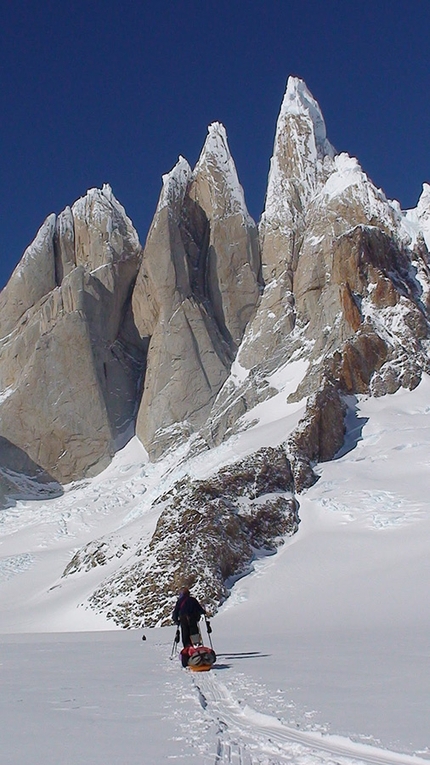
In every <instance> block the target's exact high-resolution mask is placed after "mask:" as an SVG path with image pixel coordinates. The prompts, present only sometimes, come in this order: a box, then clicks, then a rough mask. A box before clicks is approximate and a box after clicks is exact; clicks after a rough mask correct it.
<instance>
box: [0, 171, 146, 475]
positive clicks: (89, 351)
mask: <svg viewBox="0 0 430 765" xmlns="http://www.w3.org/2000/svg"><path fill="white" fill-rule="evenodd" d="M140 256H141V248H140V244H139V239H138V236H137V233H136V231H135V229H134V228H133V225H132V223H131V221H130V220H129V218H127V216H126V214H125V211H124V209H123V207H122V206H121V205H120V203H119V202H118V201H117V200H116V199H115V197H114V195H113V193H112V189H111V188H110V187H109V186H107V185H105V186H104V187H103V189H101V190H99V189H91V190H90V191H89V192H88V193H87V194H86V196H85V197H82V198H81V199H79V200H78V201H77V202H75V204H74V205H73V206H72V207H71V208H70V207H67V208H66V209H65V210H63V212H61V213H60V214H59V216H58V217H56V216H55V215H51V216H49V217H48V218H47V220H46V221H45V223H44V224H43V226H42V227H41V229H40V230H39V232H38V234H37V236H36V238H35V240H34V242H33V243H32V244H31V245H30V246H29V247H28V248H27V250H26V252H25V253H24V255H23V258H22V259H21V261H20V263H19V264H18V266H17V268H16V269H15V272H14V274H13V275H12V277H11V279H10V281H9V283H8V284H7V286H6V287H5V289H4V290H3V291H2V293H1V295H0V306H1V315H2V327H1V329H2V332H1V337H2V339H1V340H0V349H1V354H0V390H1V391H2V390H4V389H6V390H7V391H8V395H7V397H1V396H0V460H1V463H0V464H1V465H2V466H3V467H8V469H11V470H14V469H17V467H16V461H17V459H18V458H19V462H20V465H22V464H24V465H27V467H26V468H25V467H24V469H28V470H29V472H32V473H34V474H38V473H39V472H40V471H42V472H43V471H45V474H47V475H48V476H50V477H51V478H55V479H56V480H58V481H60V482H62V483H64V482H68V481H70V480H72V479H74V478H79V477H82V476H83V475H85V474H87V473H91V472H96V471H97V470H100V469H101V468H102V467H103V466H104V465H106V464H107V462H108V461H109V460H110V458H111V456H112V454H113V453H114V451H115V448H116V446H117V445H119V444H120V443H121V441H122V442H123V441H124V433H125V431H126V430H127V427H128V426H129V424H130V422H132V419H133V415H134V413H135V410H136V398H137V397H138V396H139V379H140V377H141V374H142V368H143V367H144V358H145V357H144V346H143V345H142V344H141V341H140V338H139V335H138V333H137V331H136V329H135V327H134V325H133V322H132V318H131V312H130V291H131V288H132V286H133V284H134V280H135V278H136V274H137V270H138V266H139V263H140ZM17 455H18V457H17Z"/></svg>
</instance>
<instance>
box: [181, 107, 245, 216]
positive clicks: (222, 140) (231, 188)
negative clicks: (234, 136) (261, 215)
mask: <svg viewBox="0 0 430 765" xmlns="http://www.w3.org/2000/svg"><path fill="white" fill-rule="evenodd" d="M200 173H204V174H207V175H208V177H211V179H212V182H213V183H214V187H213V188H212V187H211V188H210V189H209V191H210V193H211V197H212V203H213V206H214V209H216V207H219V198H220V191H221V192H222V194H221V197H222V198H223V202H224V209H222V210H221V212H220V211H218V217H223V216H224V215H231V214H232V213H233V214H234V213H239V214H241V215H243V217H244V219H245V221H246V222H247V223H250V224H251V225H254V221H253V219H252V218H251V216H250V215H249V213H248V209H247V207H246V202H245V195H244V192H243V188H242V186H241V184H240V182H239V178H238V175H237V170H236V165H235V163H234V160H233V157H232V156H231V152H230V148H229V145H228V140H227V132H226V129H225V127H224V125H222V124H221V123H220V122H213V123H212V124H211V125H209V127H208V135H207V138H206V141H205V144H204V146H203V149H202V152H201V154H200V157H199V160H198V162H197V164H196V167H195V168H194V172H193V178H197V177H198V175H199V174H200ZM218 175H219V178H218V177H217V176H218ZM221 179H222V182H223V184H225V188H222V189H221V187H220V186H219V185H218V184H219V183H220V180H221Z"/></svg>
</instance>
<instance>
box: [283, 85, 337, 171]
mask: <svg viewBox="0 0 430 765" xmlns="http://www.w3.org/2000/svg"><path fill="white" fill-rule="evenodd" d="M288 115H294V116H301V117H303V118H304V119H306V120H307V121H308V122H310V123H311V124H312V127H313V134H314V136H315V145H316V148H317V152H318V156H319V157H324V156H325V155H326V154H327V155H328V156H329V157H333V156H334V155H335V153H336V152H335V150H334V148H333V146H332V145H331V143H330V142H329V141H328V140H327V133H326V127H325V122H324V117H323V115H322V112H321V109H320V107H319V104H318V103H317V101H315V99H314V97H313V95H312V94H311V92H310V91H309V90H308V88H307V86H306V83H305V82H303V80H300V79H299V78H298V77H289V78H288V82H287V89H286V91H285V95H284V100H283V101H282V105H281V111H280V114H279V121H278V124H279V122H280V121H281V120H282V119H283V118H285V117H287V116H288Z"/></svg>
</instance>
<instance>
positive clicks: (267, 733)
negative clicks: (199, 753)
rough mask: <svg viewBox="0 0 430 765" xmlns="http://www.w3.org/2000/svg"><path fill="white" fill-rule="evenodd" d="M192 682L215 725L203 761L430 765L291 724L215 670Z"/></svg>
mask: <svg viewBox="0 0 430 765" xmlns="http://www.w3.org/2000/svg"><path fill="white" fill-rule="evenodd" d="M193 684H194V686H195V688H196V692H197V695H198V700H199V703H200V705H201V707H202V710H203V711H204V713H205V715H206V716H207V717H209V718H210V719H211V720H212V722H213V723H215V727H216V751H215V752H214V754H213V755H211V756H210V757H208V758H207V759H206V760H205V765H206V763H207V765H284V763H294V765H332V763H335V764H336V765H340V764H342V765H346V764H349V763H364V764H365V765H429V761H428V760H425V759H423V758H420V757H415V756H411V755H407V754H399V753H396V752H390V751H388V750H384V749H378V748H376V747H373V746H368V745H366V744H359V743H354V742H353V741H350V740H349V739H346V738H342V737H340V736H331V735H327V736H325V735H322V734H320V733H314V732H306V731H298V730H296V729H294V728H291V727H289V726H287V725H285V724H284V723H282V722H281V721H280V720H278V719H277V718H275V717H272V716H270V715H266V714H262V713H261V712H257V711H256V710H254V709H252V708H251V707H250V706H249V705H247V704H243V705H242V704H240V702H238V701H237V700H236V699H235V698H234V697H233V695H232V694H231V693H230V691H229V690H228V688H227V687H226V686H225V685H224V684H223V683H222V682H221V681H220V680H219V679H218V677H217V675H216V670H213V671H212V672H211V673H208V674H207V675H205V676H199V677H193Z"/></svg>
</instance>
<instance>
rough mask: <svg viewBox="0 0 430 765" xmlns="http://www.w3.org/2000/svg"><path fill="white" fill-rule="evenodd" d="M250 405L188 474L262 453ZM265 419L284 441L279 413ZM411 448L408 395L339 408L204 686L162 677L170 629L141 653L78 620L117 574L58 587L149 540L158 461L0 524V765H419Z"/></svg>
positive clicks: (427, 744)
mask: <svg viewBox="0 0 430 765" xmlns="http://www.w3.org/2000/svg"><path fill="white" fill-rule="evenodd" d="M269 403H270V402H268V403H267V407H268V409H267V410H264V411H263V412H262V413H261V421H260V426H259V427H258V428H254V429H251V430H249V431H246V432H245V433H244V434H243V439H241V438H236V440H234V441H233V442H232V443H230V444H224V445H223V446H222V447H220V449H219V450H214V452H213V453H212V454H211V455H210V456H211V459H212V463H211V465H208V459H209V456H208V454H207V453H205V454H204V455H201V456H200V457H197V458H195V460H194V462H193V463H192V465H193V471H194V474H195V475H196V476H198V477H200V475H202V474H203V473H204V471H207V470H209V469H214V468H215V467H216V465H217V464H222V463H223V462H225V461H228V460H229V459H231V458H232V456H233V455H232V452H233V451H234V450H236V451H237V452H238V456H241V454H240V453H239V452H245V451H247V450H250V449H251V447H252V446H253V445H255V444H252V441H253V439H256V438H257V437H258V438H260V439H261V440H262V441H263V440H266V439H267V441H269V440H270V434H272V437H273V438H274V439H275V440H276V439H279V438H280V437H281V430H282V428H281V427H280V425H279V421H277V420H276V419H273V409H272V410H270V408H269ZM277 404H278V405H279V401H278V402H277ZM284 415H285V418H286V419H285V420H284V422H283V425H284V427H285V428H286V427H287V424H288V423H287V419H288V417H290V418H292V421H293V420H294V421H295V420H296V419H297V417H298V416H299V412H298V410H297V406H296V408H295V409H292V410H291V411H289V412H287V411H285V412H284ZM284 433H285V429H284ZM246 439H248V441H246ZM429 447H430V379H429V378H428V377H425V376H424V378H423V382H422V383H421V385H420V386H419V387H418V388H417V389H416V390H415V391H412V392H409V391H404V390H400V391H398V392H397V393H396V394H395V395H393V396H387V397H384V398H381V399H370V398H369V399H366V398H363V399H361V400H360V401H357V402H355V401H353V400H351V401H350V411H349V415H348V441H347V444H346V447H345V449H344V450H343V453H342V454H341V455H339V456H338V458H337V459H336V460H333V461H332V462H330V463H326V464H324V465H321V466H320V467H319V474H320V476H321V477H320V480H319V481H318V482H317V484H316V485H315V486H314V487H312V488H311V489H310V490H308V491H307V492H306V493H305V494H304V495H303V496H302V497H301V498H300V517H301V525H300V528H299V532H298V534H296V536H295V537H293V538H292V539H290V540H287V542H286V543H285V545H284V546H283V547H282V548H281V550H280V551H279V552H278V553H277V554H276V555H274V556H271V557H266V558H261V559H260V560H258V561H256V562H255V564H254V571H253V573H252V574H250V575H249V576H247V577H245V578H243V579H241V580H240V581H238V582H237V583H236V584H235V586H234V588H233V591H232V595H231V597H230V599H229V600H228V601H227V602H226V603H225V605H224V606H223V607H222V609H221V610H220V612H219V613H218V614H217V616H216V617H215V618H214V619H213V640H214V647H215V650H216V651H217V654H218V661H217V665H216V668H215V669H214V670H213V671H212V672H211V673H210V674H208V675H204V676H202V675H197V676H195V675H191V674H190V673H189V672H187V671H183V670H182V669H181V667H180V664H179V662H178V661H176V660H175V661H169V655H170V651H171V646H172V640H173V637H174V629H173V627H172V628H171V629H170V628H164V629H159V630H156V629H154V630H149V631H145V634H146V636H147V640H146V641H145V642H143V641H142V640H141V634H142V633H141V631H139V630H136V631H129V632H120V631H112V625H111V624H110V623H109V622H106V621H105V620H104V618H103V617H101V616H96V615H94V614H93V613H92V612H91V611H89V610H86V609H85V608H84V607H78V606H79V604H80V603H82V602H84V600H85V597H86V596H87V594H88V593H89V592H90V591H91V590H92V589H93V587H94V586H96V584H97V583H98V581H99V578H100V576H101V575H103V576H104V575H106V573H109V566H114V565H117V561H111V562H109V563H108V566H106V567H103V570H102V571H100V570H98V569H95V570H94V571H91V572H90V573H88V574H85V575H83V576H80V575H77V576H76V577H75V578H74V577H70V578H69V580H68V581H67V584H65V583H64V580H63V581H61V572H62V570H63V568H64V566H65V565H66V564H67V562H68V561H69V560H70V555H71V552H73V550H74V549H76V548H77V547H79V546H80V545H82V544H83V543H85V542H86V541H88V539H91V538H95V537H97V536H101V535H109V534H111V533H113V532H115V535H116V537H117V536H118V533H119V531H118V529H122V531H123V533H124V540H125V541H127V540H128V539H132V537H133V534H135V533H136V529H137V528H138V529H139V532H140V533H142V535H143V536H145V535H147V537H148V538H149V535H150V534H151V531H152V529H153V528H154V525H155V522H156V518H155V517H153V515H152V514H151V510H150V508H151V502H150V500H151V497H154V496H156V495H157V494H158V492H159V491H160V490H162V489H163V487H167V486H168V485H169V484H170V483H171V482H172V480H173V479H176V478H177V477H178V476H179V475H180V473H181V471H183V470H185V463H184V465H182V466H181V462H180V460H179V459H178V454H176V455H175V457H174V458H173V457H171V462H170V463H168V462H164V463H163V464H161V463H159V464H157V465H150V464H149V463H148V462H147V461H146V455H145V453H144V450H143V449H142V448H141V447H140V446H139V444H138V443H136V442H134V443H132V444H130V445H129V447H128V449H125V450H123V452H122V453H120V454H119V455H117V458H116V459H115V460H114V462H113V464H112V465H111V466H110V467H109V468H108V470H107V471H105V472H104V473H103V474H102V475H100V476H98V477H97V478H96V479H94V480H92V481H89V482H84V483H81V484H77V485H76V486H71V487H68V489H67V491H66V492H65V494H64V496H63V497H60V498H57V499H42V500H39V501H35V500H28V501H26V502H24V501H19V502H17V503H16V504H15V506H13V507H10V508H7V509H6V510H3V511H1V516H0V556H1V558H0V575H1V581H0V613H1V623H0V632H1V633H3V634H2V635H0V678H1V684H2V695H1V705H2V707H1V719H2V726H1V732H0V751H1V752H2V756H1V762H2V765H3V763H4V765H18V763H19V765H30V763H31V765H34V763H36V762H43V763H44V765H50V763H52V764H54V763H55V765H58V763H60V762H61V763H72V762H73V763H75V762H85V763H88V764H91V765H108V764H109V765H110V764H111V763H117V762H121V763H124V764H125V765H134V763H137V762H139V763H142V762H144V763H145V764H146V763H147V764H148V765H152V763H153V764H154V765H155V764H157V765H158V764H159V763H163V762H168V761H170V760H177V761H179V762H186V763H196V765H209V763H210V764H211V765H212V764H214V765H215V763H236V765H279V764H280V763H291V762H294V763H302V765H314V763H352V762H356V763H357V762H360V763H378V765H382V763H393V764H394V763H404V764H405V765H406V764H407V763H415V765H419V763H420V762H423V761H428V760H429V759H430V725H429V720H430V647H429V639H428V636H429V634H430V629H429V628H430V616H429V609H428V606H427V602H428V592H429V589H430V587H429V586H430V563H429V555H428V547H429V539H430V514H429V512H428V505H429V503H428V472H429V467H430V448H429ZM189 465H190V463H188V467H189ZM51 587H52V588H53V589H50V588H51ZM70 630H75V632H70ZM81 630H87V632H82V631H81ZM106 630H110V631H106ZM17 633H20V634H17ZM34 633H39V634H34ZM35 753H37V754H35Z"/></svg>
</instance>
